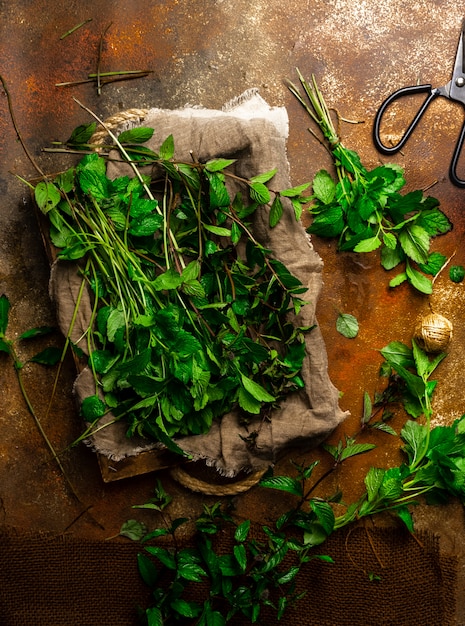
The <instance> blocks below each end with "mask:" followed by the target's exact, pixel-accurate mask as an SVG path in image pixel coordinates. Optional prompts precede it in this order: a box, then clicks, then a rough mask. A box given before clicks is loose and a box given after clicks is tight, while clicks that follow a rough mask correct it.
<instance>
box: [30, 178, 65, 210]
mask: <svg viewBox="0 0 465 626" xmlns="http://www.w3.org/2000/svg"><path fill="white" fill-rule="evenodd" d="M34 198H35V201H36V202H37V206H38V207H39V209H40V210H41V211H42V213H43V214H44V215H46V214H47V213H48V212H49V211H51V209H53V208H54V207H56V206H57V204H58V203H59V202H60V200H61V194H60V192H59V190H58V188H57V187H56V186H55V185H54V184H53V183H48V182H44V181H42V182H40V183H38V184H37V185H36V186H35V188H34Z"/></svg>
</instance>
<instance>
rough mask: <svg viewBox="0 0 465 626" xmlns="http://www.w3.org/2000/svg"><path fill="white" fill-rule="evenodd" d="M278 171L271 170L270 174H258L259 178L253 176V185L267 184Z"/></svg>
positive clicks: (251, 180) (251, 179)
mask: <svg viewBox="0 0 465 626" xmlns="http://www.w3.org/2000/svg"><path fill="white" fill-rule="evenodd" d="M277 171H278V170H277V169H274V170H270V171H269V172H264V173H263V174H258V175H257V176H252V178H250V182H251V183H267V182H268V181H269V180H271V179H272V178H273V176H274V175H275V174H276V172H277Z"/></svg>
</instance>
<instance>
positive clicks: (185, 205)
mask: <svg viewBox="0 0 465 626" xmlns="http://www.w3.org/2000/svg"><path fill="white" fill-rule="evenodd" d="M94 129H95V125H94V124H90V125H88V126H80V127H79V128H78V129H76V131H75V132H74V133H73V135H72V136H71V138H70V140H69V141H68V142H67V146H69V147H72V148H73V149H80V148H84V149H86V148H88V147H89V144H88V142H89V140H90V138H91V135H92V133H93V131H94ZM152 134H153V129H149V128H137V129H134V130H133V131H126V132H124V133H122V134H121V135H120V136H119V137H118V138H117V140H116V145H115V146H114V147H115V148H116V149H118V150H120V153H121V158H122V159H123V160H126V161H129V162H130V164H131V165H132V167H133V169H134V171H135V176H134V177H133V178H129V177H127V176H122V177H119V178H116V179H115V180H110V179H109V178H108V177H107V176H106V158H105V157H104V156H102V155H99V154H96V153H91V154H86V155H85V156H84V157H83V158H82V159H81V160H80V161H79V163H78V164H77V165H76V166H75V167H72V168H70V169H68V170H67V171H65V172H63V173H62V174H60V175H58V176H57V177H56V178H55V179H54V180H53V181H52V182H50V181H43V182H40V183H38V184H37V185H36V186H35V189H34V194H35V199H36V202H37V204H38V206H39V208H40V209H41V211H42V212H43V213H44V214H46V215H47V217H48V219H49V223H50V237H51V241H52V243H53V244H54V245H55V247H56V248H57V249H58V250H59V253H58V256H59V258H60V259H63V260H69V261H78V260H80V259H85V263H83V264H82V266H81V271H82V275H83V278H84V280H85V281H87V283H88V286H89V287H90V289H91V290H92V292H93V295H94V302H95V304H94V312H93V318H92V319H91V320H90V324H89V328H88V329H87V331H86V335H87V345H88V353H89V355H90V356H89V365H90V367H91V368H92V371H93V373H94V379H95V394H94V395H91V396H89V397H88V398H86V399H85V400H84V402H83V403H82V407H81V411H82V414H83V416H84V417H85V418H86V420H88V421H89V422H91V423H92V424H93V423H95V422H96V421H97V420H98V419H99V418H100V417H102V416H103V415H104V414H105V413H106V412H108V411H111V412H112V413H113V414H114V416H115V417H116V418H117V419H119V418H123V417H124V418H125V420H126V421H127V423H128V435H130V436H131V435H133V434H135V433H137V434H141V435H145V436H149V437H153V438H155V439H157V440H159V441H162V442H163V443H165V444H166V445H168V446H170V447H171V448H172V449H176V450H177V451H178V452H179V448H177V446H176V445H175V444H173V442H172V439H173V438H174V437H176V436H180V435H188V434H199V433H203V432H206V431H208V430H209V428H210V427H211V424H212V422H213V420H214V419H216V418H219V417H221V416H222V415H224V414H225V413H227V412H229V411H230V410H232V409H233V408H234V407H238V408H239V409H240V410H241V411H242V414H243V418H244V420H245V421H247V420H248V419H249V418H250V416H252V415H259V414H261V415H262V417H263V418H264V419H267V418H268V417H269V411H270V410H271V409H272V408H273V407H275V406H277V405H278V404H279V402H280V401H281V400H282V399H283V398H284V397H285V396H286V395H287V394H288V393H292V392H295V391H297V390H299V389H301V388H302V387H303V385H304V383H303V380H302V378H301V375H300V370H301V368H302V364H303V360H304V357H305V337H306V335H307V333H308V332H309V331H310V330H311V328H309V327H301V326H298V325H297V324H295V323H294V322H293V321H291V317H290V314H292V316H295V315H296V314H298V313H299V311H300V309H301V307H302V306H304V305H305V301H304V300H302V298H301V296H302V294H304V293H305V292H306V287H305V286H304V285H302V284H301V282H300V281H299V280H298V279H297V278H296V277H295V276H293V275H292V274H291V273H290V272H289V270H288V269H287V268H286V267H285V265H284V264H283V263H282V262H281V261H280V260H279V259H277V258H275V257H274V256H273V255H272V251H270V250H268V249H266V248H265V247H264V246H263V245H261V244H260V243H259V242H258V241H257V240H256V239H255V237H254V236H253V234H252V225H251V221H252V219H253V214H254V212H255V211H256V210H257V208H258V207H259V206H263V205H268V207H269V222H270V228H273V227H274V226H275V225H276V224H277V223H278V222H279V220H280V218H281V216H282V213H283V202H282V198H283V197H287V198H289V199H290V201H291V203H292V205H293V207H294V210H295V213H296V217H298V216H299V215H300V212H301V207H302V204H303V203H305V202H306V198H305V197H304V196H303V195H302V193H303V191H304V190H305V188H306V187H307V186H308V185H301V186H299V187H295V188H290V189H285V190H282V191H271V190H270V189H269V187H268V186H267V185H266V183H268V182H269V181H271V180H272V178H273V177H274V175H275V173H276V170H271V171H269V172H265V173H263V174H259V175H257V176H254V177H252V178H251V179H248V180H246V179H239V178H238V177H237V176H233V175H232V174H229V173H228V170H227V168H228V167H229V166H230V165H232V163H233V162H234V161H233V160H231V159H223V158H217V159H212V160H210V161H208V162H207V163H199V162H192V163H182V162H176V161H175V160H174V158H173V157H174V141H173V137H172V136H169V137H168V138H167V139H166V140H165V141H164V142H163V144H162V145H161V146H160V149H159V151H158V153H155V152H153V151H152V150H150V149H148V148H147V147H146V146H143V145H141V144H143V143H144V142H145V141H147V140H148V139H149V138H150V137H151V136H152ZM123 144H124V145H123ZM147 165H151V166H152V167H153V168H154V171H155V172H156V175H155V176H154V179H153V180H150V178H148V177H147V176H146V175H145V174H144V175H143V174H141V172H140V170H139V167H140V166H147ZM228 177H230V178H231V179H234V183H235V185H241V186H242V190H241V191H239V192H237V193H236V195H235V197H234V198H230V195H229V192H228V188H227V185H226V183H227V180H228ZM239 250H243V252H241V253H239Z"/></svg>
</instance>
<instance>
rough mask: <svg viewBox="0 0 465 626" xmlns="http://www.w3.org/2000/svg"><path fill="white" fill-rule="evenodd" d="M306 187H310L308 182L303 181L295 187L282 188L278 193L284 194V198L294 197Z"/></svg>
mask: <svg viewBox="0 0 465 626" xmlns="http://www.w3.org/2000/svg"><path fill="white" fill-rule="evenodd" d="M308 187H310V183H303V184H302V185H298V186H297V187H290V188H289V189H282V190H281V191H280V192H279V195H280V196H284V197H285V198H296V197H298V196H300V194H302V193H303V192H304V191H305V190H306V189H308ZM306 200H307V199H306Z"/></svg>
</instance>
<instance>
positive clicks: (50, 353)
mask: <svg viewBox="0 0 465 626" xmlns="http://www.w3.org/2000/svg"><path fill="white" fill-rule="evenodd" d="M62 352H63V350H61V349H60V348H55V347H53V346H50V347H48V348H45V349H44V350H42V351H41V352H38V353H37V354H36V355H34V356H33V357H32V358H30V359H29V361H30V362H31V363H40V364H41V365H56V363H58V362H59V361H60V359H61V355H62Z"/></svg>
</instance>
